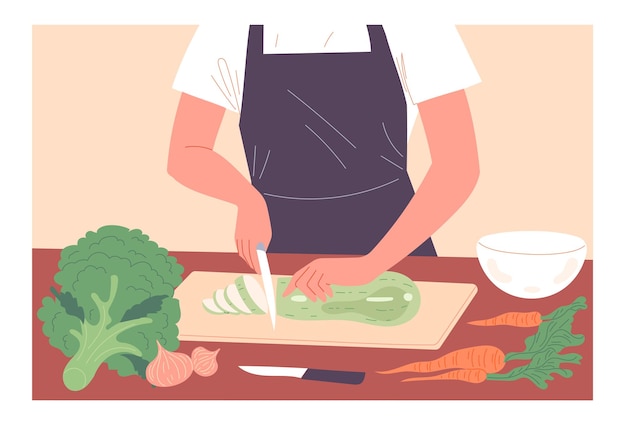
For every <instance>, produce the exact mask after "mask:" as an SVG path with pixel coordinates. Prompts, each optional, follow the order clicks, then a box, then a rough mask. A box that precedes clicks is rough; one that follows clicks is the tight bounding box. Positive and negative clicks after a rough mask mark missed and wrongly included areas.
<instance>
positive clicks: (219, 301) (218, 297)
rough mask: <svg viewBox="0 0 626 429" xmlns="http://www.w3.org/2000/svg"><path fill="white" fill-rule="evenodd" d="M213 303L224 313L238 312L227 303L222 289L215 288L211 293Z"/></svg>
mask: <svg viewBox="0 0 626 429" xmlns="http://www.w3.org/2000/svg"><path fill="white" fill-rule="evenodd" d="M213 300H214V301H215V304H216V305H217V306H218V307H219V308H220V309H221V310H222V311H223V312H224V313H226V314H239V312H238V311H237V310H236V309H234V308H233V307H232V306H230V305H229V304H228V302H227V301H226V298H225V297H224V289H217V290H216V291H215V293H214V294H213Z"/></svg>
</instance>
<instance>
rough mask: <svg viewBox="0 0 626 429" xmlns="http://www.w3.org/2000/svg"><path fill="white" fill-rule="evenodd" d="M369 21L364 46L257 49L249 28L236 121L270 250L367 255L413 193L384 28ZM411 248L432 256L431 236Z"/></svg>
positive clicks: (256, 31) (256, 36)
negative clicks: (263, 207) (264, 214)
mask: <svg viewBox="0 0 626 429" xmlns="http://www.w3.org/2000/svg"><path fill="white" fill-rule="evenodd" d="M367 29H368V32H369V36H370V42H371V52H354V53H352V52H351V53H316V54H268V55H264V54H263V26H261V25H252V26H250V33H249V38H248V51H247V59H246V71H245V81H244V90H243V100H242V108H241V118H240V123H239V127H240V130H241V136H242V139H243V144H244V150H245V154H246V159H247V162H248V168H249V170H250V176H251V178H252V184H253V186H255V187H256V188H257V189H258V190H259V192H260V193H261V194H262V195H263V197H264V198H265V201H266V202H267V206H268V209H269V214H270V219H271V222H272V241H271V243H270V245H269V248H268V251H269V252H274V253H317V254H355V255H364V254H367V253H368V252H369V251H370V250H372V248H373V247H374V246H375V245H376V243H378V242H379V241H380V239H381V238H382V237H383V236H384V235H385V233H386V232H387V231H388V230H389V228H390V227H391V226H392V225H393V223H394V222H395V220H396V219H397V218H398V216H399V215H400V213H401V212H402V210H403V209H404V208H405V207H406V205H407V203H408V202H409V200H410V199H411V197H412V196H413V194H414V189H413V186H412V185H411V181H410V179H409V176H408V174H407V170H406V142H407V135H406V117H407V112H406V101H405V98H404V91H403V89H402V86H401V83H400V79H399V77H398V74H397V71H396V67H395V65H394V62H393V58H392V56H391V53H390V51H389V46H388V45H387V39H386V36H385V33H384V31H383V28H382V26H379V25H375V26H368V27H367ZM416 222H419V219H416ZM412 255H430V256H435V255H436V252H435V249H434V247H433V244H432V241H431V239H430V238H429V239H428V240H427V241H426V242H424V243H423V244H422V245H421V246H419V247H418V248H417V249H416V250H415V251H414V252H412Z"/></svg>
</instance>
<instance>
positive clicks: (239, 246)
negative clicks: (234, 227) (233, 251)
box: [235, 239, 246, 261]
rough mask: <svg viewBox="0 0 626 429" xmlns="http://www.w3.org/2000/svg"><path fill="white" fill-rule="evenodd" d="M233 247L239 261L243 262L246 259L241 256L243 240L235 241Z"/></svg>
mask: <svg viewBox="0 0 626 429" xmlns="http://www.w3.org/2000/svg"><path fill="white" fill-rule="evenodd" d="M235 245H236V246H237V254H238V255H239V257H240V258H241V259H243V260H244V261H245V260H246V258H245V257H244V255H243V240H240V239H237V240H235Z"/></svg>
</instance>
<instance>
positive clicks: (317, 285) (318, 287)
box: [307, 271, 326, 301]
mask: <svg viewBox="0 0 626 429" xmlns="http://www.w3.org/2000/svg"><path fill="white" fill-rule="evenodd" d="M323 275H324V273H323V272H321V271H313V273H312V274H311V277H310V278H309V280H308V282H307V286H308V287H309V289H311V291H312V292H313V293H315V295H316V296H317V297H318V298H319V299H321V300H322V301H326V291H325V289H324V286H323V283H322V277H323Z"/></svg>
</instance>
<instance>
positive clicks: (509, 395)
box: [32, 249, 593, 400]
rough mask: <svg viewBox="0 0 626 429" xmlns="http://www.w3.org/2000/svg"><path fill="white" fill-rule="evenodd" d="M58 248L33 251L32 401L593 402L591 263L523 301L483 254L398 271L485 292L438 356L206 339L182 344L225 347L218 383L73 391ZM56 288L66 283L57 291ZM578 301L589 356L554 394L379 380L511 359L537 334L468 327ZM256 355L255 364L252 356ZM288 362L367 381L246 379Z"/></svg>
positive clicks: (198, 259) (278, 259)
mask: <svg viewBox="0 0 626 429" xmlns="http://www.w3.org/2000/svg"><path fill="white" fill-rule="evenodd" d="M170 254H171V255H172V256H175V257H176V258H177V259H178V262H179V263H180V264H181V265H183V267H185V272H184V273H183V277H185V276H187V275H188V274H189V273H190V272H192V271H196V270H201V271H224V272H250V270H249V268H248V267H247V266H246V265H245V264H244V263H243V261H242V260H241V259H240V258H239V257H238V256H237V255H236V254H231V253H201V252H170ZM59 256H60V250H59V249H33V265H32V266H33V293H32V299H33V303H32V304H33V315H32V317H33V338H32V342H33V343H32V344H33V348H32V351H33V361H32V362H33V374H32V375H33V377H32V399H34V400H54V399H62V400H69V399H79V400H80V399H89V400H93V399H103V400H109V399H111V400H113V399H115V400H133V399H140V400H148V399H155V400H159V399H161V400H163V399H167V400H178V399H181V400H189V399H194V400H199V399H213V400H417V399H422V400H427V399H431V400H480V399H483V400H520V399H527V400H541V399H544V400H591V399H593V335H592V334H593V261H592V260H586V261H585V263H584V265H583V267H582V270H581V272H580V273H579V275H578V276H577V277H576V279H575V280H574V281H573V282H572V284H571V285H570V286H568V287H567V288H566V289H565V290H563V291H562V292H560V293H558V294H556V295H554V296H551V297H548V298H543V299H538V300H524V299H519V298H515V297H512V296H509V295H507V294H505V293H504V292H502V291H500V290H499V289H497V288H496V287H495V286H494V285H493V284H492V283H491V282H490V281H489V279H488V278H487V277H486V276H485V274H484V273H483V271H482V270H481V268H480V265H479V263H478V260H477V259H476V258H458V257H408V258H406V259H404V260H403V261H401V262H400V263H399V264H397V265H396V266H395V267H393V268H392V269H393V270H395V271H399V272H401V273H403V274H406V275H407V276H409V277H411V278H412V279H413V280H416V281H445V282H466V283H474V284H476V286H477V287H478V293H477V294H476V296H475V297H474V299H473V301H472V302H471V303H470V305H469V307H468V308H467V310H466V311H465V313H464V314H463V316H462V317H461V319H460V320H459V321H458V323H457V325H456V327H455V328H454V329H453V330H452V332H451V333H450V335H449V336H448V338H447V339H446V341H445V342H444V344H443V346H442V347H441V348H440V349H439V350H406V349H382V348H358V347H326V346H301V345H297V346H295V345H273V344H242V343H207V342H192V341H183V342H181V345H180V347H179V349H178V351H180V352H184V353H187V354H191V351H192V350H193V349H194V348H195V347H197V346H199V345H201V346H204V347H205V348H207V349H210V350H215V349H218V348H219V349H220V352H219V354H218V365H219V369H218V371H217V372H216V373H215V374H214V375H212V376H211V377H206V378H205V377H200V376H198V375H196V374H193V375H192V376H191V377H190V378H189V379H188V380H186V381H185V382H184V383H182V384H179V385H178V386H174V387H169V388H156V387H153V386H151V385H150V383H149V382H148V381H146V380H145V379H142V378H141V377H139V376H130V377H120V376H118V375H117V372H116V371H111V370H109V369H108V368H107V367H106V365H102V366H101V367H100V369H99V370H98V372H97V373H96V376H95V377H94V379H93V380H92V382H91V383H90V384H89V385H88V386H87V387H86V388H85V389H83V390H81V391H78V392H73V391H70V390H68V389H67V388H66V387H65V386H64V385H63V381H62V374H63V368H64V367H65V364H66V363H67V361H68V360H69V358H67V357H66V356H65V355H63V353H62V352H61V351H60V350H58V349H56V348H54V347H52V346H51V345H50V344H49V343H48V338H47V337H46V336H45V335H44V334H43V332H42V322H41V321H40V320H39V319H38V318H37V314H36V313H37V310H38V309H39V307H41V301H42V299H43V298H44V296H50V295H51V293H50V287H51V286H56V285H55V283H54V274H55V273H56V272H57V271H58V267H57V263H58V261H59ZM315 257H316V255H287V254H270V255H269V261H270V265H271V267H272V271H273V273H274V274H282V275H288V274H292V273H293V272H295V271H296V270H297V269H299V268H300V267H301V266H302V265H303V264H305V263H306V262H308V261H310V260H312V259H313V258H315ZM57 287H58V286H57ZM579 296H584V297H585V298H586V299H587V306H588V308H587V309H586V310H583V311H579V312H578V313H576V316H575V317H574V323H573V325H572V330H573V332H574V333H575V334H583V335H584V336H585V342H584V343H583V344H582V345H580V346H577V347H572V348H568V349H564V350H563V353H566V352H575V353H578V354H580V355H581V356H582V360H581V363H580V364H579V365H574V364H571V365H564V367H565V368H568V369H571V370H572V371H573V376H572V377H570V378H563V377H561V376H559V375H556V374H555V375H554V379H553V380H551V381H548V388H547V389H545V390H542V389H539V388H538V387H536V386H535V385H534V384H533V383H532V382H530V381H529V380H527V379H521V380H517V381H514V382H499V381H486V382H484V383H481V384H469V383H464V382H457V381H427V382H414V383H402V382H400V380H402V379H403V378H406V377H410V376H413V375H411V374H406V373H405V374H396V375H381V374H377V373H376V371H379V370H383V369H388V368H391V367H395V366H399V365H402V364H406V363H409V362H413V361H417V360H429V359H434V358H437V357H439V356H441V355H443V354H445V353H447V352H450V351H452V350H455V349H458V348H463V347H469V346H474V345H479V344H490V345H493V346H497V347H499V348H501V349H502V350H503V351H504V352H505V353H508V352H515V351H522V350H523V349H524V347H525V346H524V340H525V339H526V338H527V337H528V336H530V335H533V334H534V333H535V332H536V328H515V327H508V326H502V327H477V326H472V325H469V324H467V323H466V322H468V321H470V320H475V319H482V318H486V317H489V316H495V315H497V314H500V313H503V312H506V311H539V312H541V313H542V314H547V313H549V312H551V311H553V310H554V309H555V308H557V307H560V306H562V305H566V304H570V303H571V302H572V301H573V300H574V299H576V298H577V297H579ZM251 357H253V358H254V359H251ZM252 360H253V361H254V364H256V365H284V366H301V367H314V368H326V369H344V370H354V371H365V372H366V376H365V380H364V381H363V383H361V384H359V385H342V384H338V383H323V382H316V381H308V380H299V379H295V378H286V377H285V378H284V377H259V376H253V375H250V374H247V373H244V372H243V371H241V370H240V369H239V368H238V365H244V364H245V365H249V364H252V362H251V361H252ZM521 362H522V361H514V362H510V363H507V365H506V366H505V368H504V369H503V370H502V371H501V372H503V373H504V372H508V371H509V370H510V369H512V368H513V367H515V366H518V365H520V364H521Z"/></svg>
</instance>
